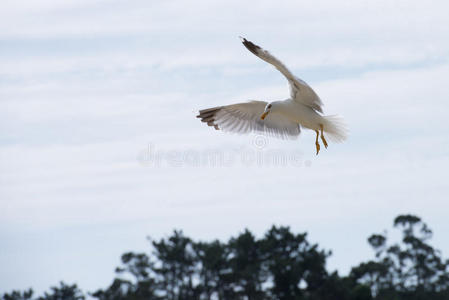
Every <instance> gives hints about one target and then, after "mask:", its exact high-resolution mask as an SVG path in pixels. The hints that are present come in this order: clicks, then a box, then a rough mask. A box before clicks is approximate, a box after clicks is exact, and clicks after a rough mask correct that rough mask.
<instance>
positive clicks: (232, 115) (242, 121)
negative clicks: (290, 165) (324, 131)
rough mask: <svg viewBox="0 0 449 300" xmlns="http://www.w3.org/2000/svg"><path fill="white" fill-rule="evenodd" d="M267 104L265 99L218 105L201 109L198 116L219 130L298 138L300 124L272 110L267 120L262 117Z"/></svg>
mask: <svg viewBox="0 0 449 300" xmlns="http://www.w3.org/2000/svg"><path fill="white" fill-rule="evenodd" d="M266 105H267V102H264V101H251V102H245V103H238V104H232V105H227V106H218V107H213V108H208V109H203V110H200V113H199V115H198V116H197V118H200V119H201V122H205V123H207V125H209V126H214V127H215V129H217V130H219V129H221V130H223V131H229V132H235V133H249V132H259V133H263V134H267V135H270V136H274V137H278V138H283V139H294V138H297V137H298V135H299V134H300V132H301V129H300V127H299V124H297V123H295V122H291V121H290V120H288V119H285V118H284V117H283V116H282V115H280V114H277V113H275V112H274V113H273V112H271V113H269V114H268V115H267V116H266V118H265V120H261V119H260V116H261V115H262V114H263V112H264V110H265V106H266Z"/></svg>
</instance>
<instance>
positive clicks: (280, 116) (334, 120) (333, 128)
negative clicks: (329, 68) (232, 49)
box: [197, 38, 346, 154]
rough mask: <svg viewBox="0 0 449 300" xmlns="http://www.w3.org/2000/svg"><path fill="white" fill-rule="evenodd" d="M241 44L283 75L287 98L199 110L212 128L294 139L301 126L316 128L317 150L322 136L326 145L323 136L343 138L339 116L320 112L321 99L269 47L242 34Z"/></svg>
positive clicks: (343, 126)
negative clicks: (288, 95) (287, 87)
mask: <svg viewBox="0 0 449 300" xmlns="http://www.w3.org/2000/svg"><path fill="white" fill-rule="evenodd" d="M242 43H243V45H244V46H245V47H246V48H247V49H248V50H249V51H251V52H252V53H254V54H255V55H256V56H258V57H259V58H261V59H263V60H264V61H266V62H268V63H269V64H272V65H273V66H274V67H275V68H276V69H278V70H279V71H280V72H281V73H282V74H283V75H284V76H285V77H286V78H287V81H288V83H289V85H290V98H289V99H286V100H283V101H273V102H270V103H268V102H265V101H256V100H254V101H249V102H245V103H238V104H232V105H227V106H218V107H214V108H208V109H204V110H200V112H199V115H198V116H197V117H198V118H201V121H202V122H206V123H207V124H208V125H209V126H213V127H215V129H217V130H219V129H221V130H223V131H229V132H237V133H249V132H259V133H264V134H267V135H270V136H274V137H280V138H288V139H294V138H297V137H298V136H299V134H300V132H301V129H300V128H301V126H302V127H304V128H307V129H311V130H314V131H315V132H316V141H315V145H316V151H317V152H316V153H317V154H318V152H319V150H320V145H319V142H318V137H319V133H320V132H321V140H322V142H323V144H324V146H325V147H326V148H327V141H326V138H325V136H324V134H325V135H326V137H328V138H329V139H330V140H331V141H333V142H342V141H344V140H345V139H346V129H345V125H344V123H343V120H342V119H341V118H340V117H338V116H323V115H321V113H323V109H322V106H323V103H322V101H321V99H320V98H319V97H318V95H317V94H316V93H315V91H314V90H313V89H312V88H311V87H310V86H309V85H308V84H307V83H305V82H304V81H303V80H301V79H299V78H297V77H295V76H294V75H293V74H292V73H291V72H290V71H289V70H288V69H287V67H286V66H285V65H284V64H283V63H282V62H281V61H280V60H278V59H277V58H276V57H274V56H273V55H271V54H270V53H269V52H268V51H266V50H264V49H262V48H261V47H259V46H257V45H255V44H254V43H252V42H250V41H248V40H246V39H244V38H242Z"/></svg>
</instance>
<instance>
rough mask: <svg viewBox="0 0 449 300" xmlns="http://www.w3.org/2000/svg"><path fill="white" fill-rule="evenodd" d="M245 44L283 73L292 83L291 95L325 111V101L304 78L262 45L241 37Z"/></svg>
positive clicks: (299, 100) (320, 110)
mask: <svg viewBox="0 0 449 300" xmlns="http://www.w3.org/2000/svg"><path fill="white" fill-rule="evenodd" d="M241 39H242V43H243V45H244V46H245V47H246V49H248V50H249V51H251V52H252V53H253V54H254V55H256V56H257V57H259V58H260V59H262V60H264V61H266V62H267V63H269V64H271V65H273V66H274V67H275V68H276V69H278V70H279V72H281V73H282V75H284V76H285V78H287V81H288V83H289V85H290V97H291V98H292V99H293V100H295V101H297V102H299V103H302V104H304V105H307V106H309V107H311V108H313V109H314V110H316V111H319V112H321V113H322V112H323V109H322V106H323V102H322V101H321V99H320V97H318V95H317V94H316V93H315V91H314V90H313V89H312V88H311V87H310V86H309V85H308V84H307V83H306V82H304V81H303V80H301V79H299V78H298V77H296V76H295V75H293V73H292V72H290V70H289V69H288V68H287V67H286V66H285V65H284V64H283V63H282V62H281V61H280V60H279V59H277V58H276V57H274V56H273V55H272V54H271V53H270V52H268V51H267V50H264V49H263V48H261V47H260V46H258V45H256V44H254V43H252V42H250V41H248V40H247V39H245V38H241Z"/></svg>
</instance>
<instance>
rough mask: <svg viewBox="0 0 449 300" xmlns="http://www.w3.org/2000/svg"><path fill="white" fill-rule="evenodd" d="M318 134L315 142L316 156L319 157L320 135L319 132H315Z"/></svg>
mask: <svg viewBox="0 0 449 300" xmlns="http://www.w3.org/2000/svg"><path fill="white" fill-rule="evenodd" d="M315 132H316V140H315V146H316V155H318V152H320V143H318V135H319V134H320V133H319V132H318V130H315Z"/></svg>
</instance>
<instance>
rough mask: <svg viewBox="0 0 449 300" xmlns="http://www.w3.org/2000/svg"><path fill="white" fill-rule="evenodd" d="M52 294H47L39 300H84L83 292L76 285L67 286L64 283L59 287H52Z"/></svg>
mask: <svg viewBox="0 0 449 300" xmlns="http://www.w3.org/2000/svg"><path fill="white" fill-rule="evenodd" d="M50 289H51V292H50V293H47V292H45V293H44V295H43V296H41V297H39V298H37V299H38V300H84V299H85V297H84V295H83V292H82V291H81V290H80V289H79V288H78V287H77V285H76V284H73V285H67V284H65V283H64V282H62V281H61V282H60V283H59V287H56V286H54V287H51V288H50Z"/></svg>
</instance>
